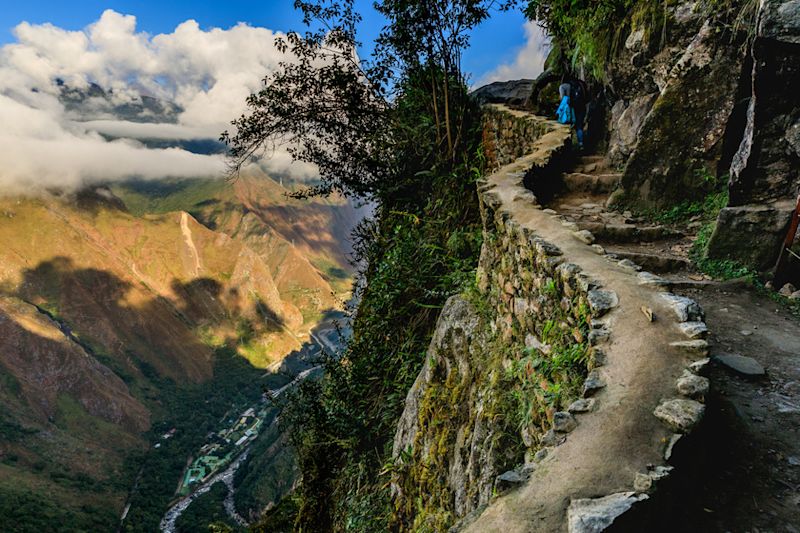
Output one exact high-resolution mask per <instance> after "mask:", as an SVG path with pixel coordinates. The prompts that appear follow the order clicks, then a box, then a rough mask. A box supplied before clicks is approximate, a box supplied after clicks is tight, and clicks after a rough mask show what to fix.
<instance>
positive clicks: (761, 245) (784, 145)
mask: <svg viewBox="0 0 800 533" xmlns="http://www.w3.org/2000/svg"><path fill="white" fill-rule="evenodd" d="M752 57H753V70H752V94H751V98H750V103H749V108H748V111H747V125H746V128H745V132H744V137H743V138H742V140H741V144H740V146H739V150H738V152H737V153H736V155H735V157H734V159H733V164H732V165H731V180H730V184H729V188H730V205H729V206H728V207H727V208H724V209H723V210H722V211H721V212H720V215H719V219H718V221H717V227H716V230H715V232H714V235H713V236H712V238H711V241H710V243H709V249H708V254H709V256H710V257H714V258H720V259H735V260H738V261H741V262H743V263H745V264H747V265H748V266H751V267H753V268H757V269H759V270H767V269H769V268H772V267H773V266H774V265H775V261H776V259H777V257H778V254H779V252H780V247H781V244H782V242H783V239H785V238H786V232H787V228H788V226H789V220H790V218H791V215H792V212H793V211H794V199H795V197H796V195H797V194H798V192H799V191H800V100H798V98H797V90H796V88H797V87H800V2H797V0H765V1H763V2H761V4H760V10H759V14H758V24H757V33H756V36H755V39H754V41H753V44H752Z"/></svg>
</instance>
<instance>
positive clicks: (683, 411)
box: [653, 399, 706, 433]
mask: <svg viewBox="0 0 800 533" xmlns="http://www.w3.org/2000/svg"><path fill="white" fill-rule="evenodd" d="M705 410H706V407H705V405H703V404H701V403H700V402H696V401H694V400H683V399H677V400H665V401H663V402H661V405H659V406H658V407H656V409H655V411H653V414H654V415H655V416H656V418H658V419H659V420H661V421H662V422H664V423H665V424H667V425H668V426H669V427H671V428H672V429H674V430H675V431H681V432H683V433H688V432H689V431H691V430H692V428H693V427H694V426H695V425H696V424H697V423H698V422H699V421H700V419H701V418H702V417H703V414H704V413H705Z"/></svg>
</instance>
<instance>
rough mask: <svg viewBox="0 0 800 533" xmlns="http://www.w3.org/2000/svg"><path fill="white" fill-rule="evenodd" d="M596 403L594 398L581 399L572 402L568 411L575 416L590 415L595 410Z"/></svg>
mask: <svg viewBox="0 0 800 533" xmlns="http://www.w3.org/2000/svg"><path fill="white" fill-rule="evenodd" d="M595 402H596V400H595V399H594V398H581V399H579V400H575V401H574V402H572V403H571V404H570V405H569V407H567V411H569V412H570V413H573V414H576V413H588V412H589V411H592V410H594V404H595Z"/></svg>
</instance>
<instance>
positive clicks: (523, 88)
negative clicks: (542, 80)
mask: <svg viewBox="0 0 800 533" xmlns="http://www.w3.org/2000/svg"><path fill="white" fill-rule="evenodd" d="M533 84H534V80H525V79H523V80H511V81H495V82H493V83H490V84H489V85H484V86H483V87H480V88H478V89H475V90H474V91H473V92H472V93H471V94H472V96H473V97H474V98H475V99H476V100H478V101H479V102H480V103H482V104H507V105H510V106H524V105H527V104H528V100H529V99H530V97H531V93H532V92H533Z"/></svg>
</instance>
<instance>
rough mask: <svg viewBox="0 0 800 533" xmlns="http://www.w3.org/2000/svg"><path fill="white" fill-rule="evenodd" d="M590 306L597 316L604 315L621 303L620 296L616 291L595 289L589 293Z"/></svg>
mask: <svg viewBox="0 0 800 533" xmlns="http://www.w3.org/2000/svg"><path fill="white" fill-rule="evenodd" d="M586 296H587V298H588V300H589V308H590V309H591V310H592V312H593V313H594V315H595V316H602V315H604V314H606V313H607V312H609V311H610V310H611V309H613V308H614V307H616V306H617V305H619V298H617V293H616V292H614V291H604V290H600V289H594V290H591V291H589V292H588V293H587V295H586Z"/></svg>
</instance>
